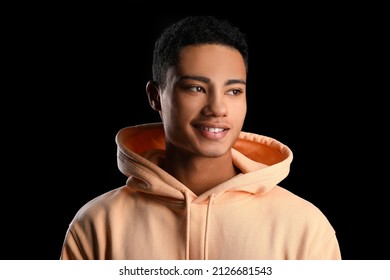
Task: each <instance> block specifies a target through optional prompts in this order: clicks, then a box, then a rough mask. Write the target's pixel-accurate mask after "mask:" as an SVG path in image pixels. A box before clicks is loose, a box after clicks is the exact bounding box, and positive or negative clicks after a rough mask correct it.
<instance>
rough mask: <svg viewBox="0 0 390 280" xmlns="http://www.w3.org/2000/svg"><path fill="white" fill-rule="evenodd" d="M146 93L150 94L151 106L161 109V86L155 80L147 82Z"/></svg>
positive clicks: (157, 109)
mask: <svg viewBox="0 0 390 280" xmlns="http://www.w3.org/2000/svg"><path fill="white" fill-rule="evenodd" d="M146 94H147V95H148V99H149V104H150V106H151V107H152V108H153V109H154V110H156V111H161V103H160V87H159V86H158V84H157V83H156V82H155V81H148V82H147V84H146Z"/></svg>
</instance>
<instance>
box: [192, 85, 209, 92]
mask: <svg viewBox="0 0 390 280" xmlns="http://www.w3.org/2000/svg"><path fill="white" fill-rule="evenodd" d="M188 90H189V91H192V92H203V93H204V92H206V91H205V89H204V88H203V87H200V86H189V87H188Z"/></svg>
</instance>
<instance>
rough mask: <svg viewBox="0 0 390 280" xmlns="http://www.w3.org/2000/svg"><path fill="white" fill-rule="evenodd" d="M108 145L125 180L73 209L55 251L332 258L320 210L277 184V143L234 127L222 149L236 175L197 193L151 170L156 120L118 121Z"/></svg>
mask: <svg viewBox="0 0 390 280" xmlns="http://www.w3.org/2000/svg"><path fill="white" fill-rule="evenodd" d="M116 143H117V159H118V167H119V170H120V171H121V172H122V173H123V174H125V175H126V176H127V177H128V179H127V181H126V184H124V185H123V186H120V187H118V188H116V189H113V190H111V191H108V192H107V193H104V194H102V195H100V196H99V197H96V198H95V199H93V200H91V201H89V202H87V203H86V204H85V205H84V206H83V207H82V208H81V209H80V210H79V211H78V213H77V214H76V215H75V217H74V219H73V220H72V221H71V223H70V226H69V229H68V231H67V232H66V236H65V240H64V243H63V248H62V252H61V256H60V259H62V260H70V259H72V260H73V259H88V260H103V259H111V260H136V259H138V260H140V259H141V260H142V259H144V260H156V259H160V260H164V259H165V260H185V259H187V260H188V259H191V260H200V259H201V260H207V259H210V260H232V259H235V260H242V259H246V260H326V259H329V260H339V259H341V253H340V249H339V244H338V240H337V238H336V234H335V230H334V228H333V227H332V225H331V224H330V222H329V221H328V219H327V218H326V217H325V215H324V214H323V213H322V212H321V211H320V210H319V209H318V208H317V207H316V206H314V205H313V204H312V203H310V202H309V201H307V200H305V199H303V198H301V197H299V196H297V195H295V194H293V193H292V192H290V191H289V190H287V189H285V188H283V187H281V186H280V182H281V181H282V180H283V179H285V178H286V176H287V175H288V173H289V171H290V165H291V162H292V159H293V154H292V151H291V150H290V149H289V148H288V147H287V146H286V145H284V144H282V143H281V142H279V141H277V140H275V139H273V138H270V137H267V136H263V135H258V134H254V133H248V132H241V134H240V136H239V139H238V140H237V142H236V143H235V145H234V147H233V149H232V150H231V152H232V156H233V163H234V165H235V166H236V167H237V168H238V169H239V170H241V173H240V174H239V175H237V176H235V177H233V178H232V179H230V180H228V181H226V182H224V183H222V184H220V185H218V186H215V187H214V188H212V189H210V190H209V191H207V192H205V193H203V194H201V195H199V196H197V195H195V194H194V193H193V192H192V191H191V190H190V189H189V188H187V187H186V186H185V185H183V184H182V183H181V182H179V181H178V180H176V179H175V178H174V177H172V176H171V175H170V174H168V173H167V172H165V171H164V170H163V169H162V168H161V166H162V163H163V161H164V160H165V156H164V155H165V137H164V130H163V127H162V124H161V123H151V124H142V125H137V126H131V127H125V128H123V129H121V130H120V131H119V132H118V134H117V135H116Z"/></svg>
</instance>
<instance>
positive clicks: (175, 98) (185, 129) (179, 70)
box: [158, 44, 247, 157]
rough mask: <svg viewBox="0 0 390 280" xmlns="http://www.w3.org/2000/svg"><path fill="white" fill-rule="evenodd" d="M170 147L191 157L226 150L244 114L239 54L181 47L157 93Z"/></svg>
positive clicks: (223, 48) (242, 68)
mask: <svg viewBox="0 0 390 280" xmlns="http://www.w3.org/2000/svg"><path fill="white" fill-rule="evenodd" d="M158 98H159V102H160V105H161V111H160V116H161V118H162V121H163V124H164V129H165V134H166V141H167V145H168V148H169V147H172V148H173V149H174V150H178V151H181V152H183V153H189V154H191V155H192V156H201V157H220V156H223V155H224V154H226V153H227V152H230V148H231V147H232V145H233V144H234V142H235V141H236V140H237V138H238V135H239V133H240V131H241V129H242V126H243V123H244V119H245V115H246V108H247V106H246V68H245V64H244V61H243V58H242V56H241V54H240V53H239V52H238V51H237V50H235V49H233V48H229V47H226V46H221V45H214V44H207V45H199V46H187V47H185V48H184V49H182V51H181V53H180V59H179V63H178V66H177V67H176V68H171V69H170V70H169V71H168V75H167V86H166V88H165V90H163V91H161V92H159V95H158Z"/></svg>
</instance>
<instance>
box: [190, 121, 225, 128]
mask: <svg viewBox="0 0 390 280" xmlns="http://www.w3.org/2000/svg"><path fill="white" fill-rule="evenodd" d="M192 125H194V126H197V127H210V128H223V129H230V127H229V126H228V125H227V124H224V123H218V122H199V123H193V124H192Z"/></svg>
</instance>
